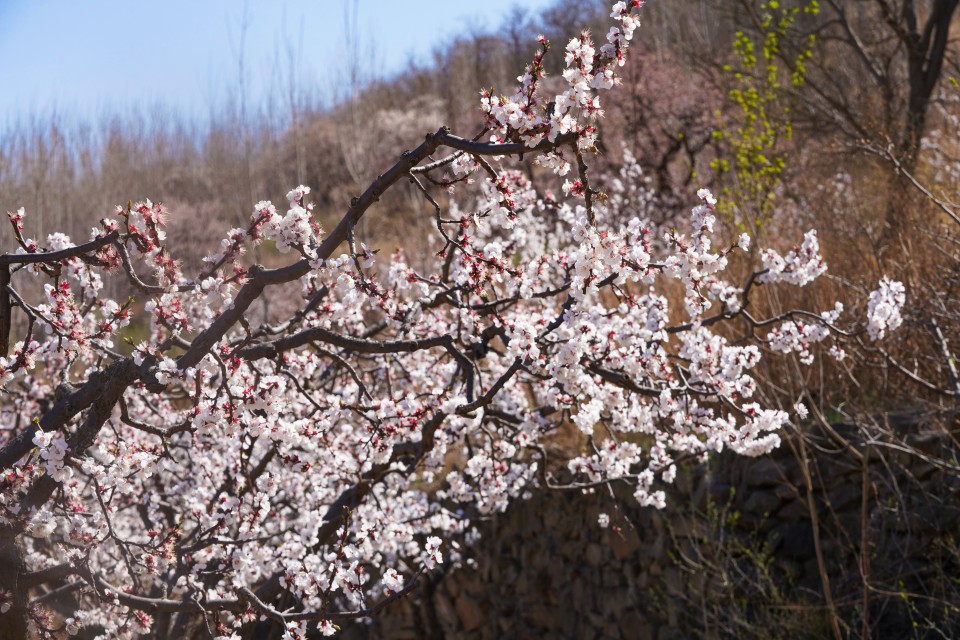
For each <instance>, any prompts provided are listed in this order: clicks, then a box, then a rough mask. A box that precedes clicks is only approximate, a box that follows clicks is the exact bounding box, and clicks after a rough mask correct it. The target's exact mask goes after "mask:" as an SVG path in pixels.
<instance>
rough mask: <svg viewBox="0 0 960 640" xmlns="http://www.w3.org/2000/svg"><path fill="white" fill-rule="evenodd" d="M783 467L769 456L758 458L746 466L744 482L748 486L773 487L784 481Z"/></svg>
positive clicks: (754, 487)
mask: <svg viewBox="0 0 960 640" xmlns="http://www.w3.org/2000/svg"><path fill="white" fill-rule="evenodd" d="M784 479H785V478H784V474H783V469H782V468H781V467H780V465H779V464H777V463H776V462H774V461H773V460H771V459H770V458H760V459H758V460H756V461H755V462H754V463H753V464H752V465H750V466H749V467H747V470H746V473H744V482H745V483H746V485H747V486H748V487H750V488H753V489H756V488H758V487H775V486H777V485H779V484H781V483H783V482H784Z"/></svg>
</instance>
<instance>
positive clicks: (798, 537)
mask: <svg viewBox="0 0 960 640" xmlns="http://www.w3.org/2000/svg"><path fill="white" fill-rule="evenodd" d="M780 533H781V535H782V536H783V543H782V546H781V547H780V554H782V555H783V556H785V557H787V558H791V559H794V560H807V559H809V558H812V557H813V555H814V547H813V526H812V525H811V524H810V523H809V522H802V521H801V522H790V523H787V524H784V525H783V526H781V527H780Z"/></svg>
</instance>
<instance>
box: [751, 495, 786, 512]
mask: <svg viewBox="0 0 960 640" xmlns="http://www.w3.org/2000/svg"><path fill="white" fill-rule="evenodd" d="M782 504H783V502H782V501H781V500H780V498H778V497H777V496H776V495H775V494H774V493H772V492H770V491H753V492H751V493H750V495H749V496H747V499H746V501H745V502H744V503H743V508H742V511H744V512H749V513H753V514H756V515H759V516H768V515H770V514H772V513H775V512H776V511H777V509H779V508H780V506H781V505H782Z"/></svg>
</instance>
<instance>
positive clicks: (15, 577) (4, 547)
mask: <svg viewBox="0 0 960 640" xmlns="http://www.w3.org/2000/svg"><path fill="white" fill-rule="evenodd" d="M23 568H24V564H23V553H22V552H21V550H20V545H19V544H18V543H17V538H16V534H15V532H14V531H12V530H10V529H9V528H2V529H0V590H2V591H5V592H7V593H10V594H11V595H12V597H13V604H12V606H11V607H10V609H9V610H8V611H7V612H6V613H3V614H0V638H4V639H5V640H6V639H9V640H19V639H20V638H26V637H27V593H26V589H24V588H22V587H21V585H20V576H22V575H23Z"/></svg>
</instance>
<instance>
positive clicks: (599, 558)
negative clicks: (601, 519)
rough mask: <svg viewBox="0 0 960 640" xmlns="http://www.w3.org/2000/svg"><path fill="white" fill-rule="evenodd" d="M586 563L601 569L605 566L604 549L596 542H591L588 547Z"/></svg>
mask: <svg viewBox="0 0 960 640" xmlns="http://www.w3.org/2000/svg"><path fill="white" fill-rule="evenodd" d="M586 561H587V564H588V565H590V566H591V567H599V566H600V565H601V564H603V547H601V546H600V545H599V544H597V543H596V542H591V543H590V544H589V545H588V546H587V553H586Z"/></svg>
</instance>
